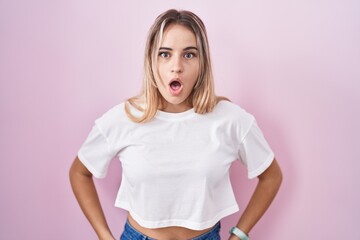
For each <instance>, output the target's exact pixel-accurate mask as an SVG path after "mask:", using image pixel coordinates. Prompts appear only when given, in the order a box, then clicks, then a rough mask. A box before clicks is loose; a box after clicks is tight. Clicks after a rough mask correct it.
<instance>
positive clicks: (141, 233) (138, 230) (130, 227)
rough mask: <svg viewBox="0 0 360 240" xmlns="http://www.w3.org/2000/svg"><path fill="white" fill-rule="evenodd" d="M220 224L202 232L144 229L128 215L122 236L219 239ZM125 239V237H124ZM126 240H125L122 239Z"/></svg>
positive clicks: (182, 229)
mask: <svg viewBox="0 0 360 240" xmlns="http://www.w3.org/2000/svg"><path fill="white" fill-rule="evenodd" d="M220 227H221V225H220V222H218V223H216V224H215V225H214V226H213V227H210V228H207V229H203V230H193V229H188V228H184V227H176V226H174V227H164V228H154V229H152V228H144V227H142V226H140V225H139V224H138V223H137V222H136V220H134V219H133V218H132V217H131V215H130V214H129V215H128V219H127V222H126V224H125V228H124V233H123V235H129V234H131V236H132V237H136V238H137V239H140V238H142V239H146V237H147V239H161V240H184V239H193V240H206V239H220V235H219V232H220ZM125 237H126V236H125ZM121 239H123V238H121ZM124 239H127V238H124Z"/></svg>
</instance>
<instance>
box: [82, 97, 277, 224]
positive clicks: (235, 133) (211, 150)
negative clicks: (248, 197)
mask: <svg viewBox="0 0 360 240" xmlns="http://www.w3.org/2000/svg"><path fill="white" fill-rule="evenodd" d="M133 111H134V113H135V114H136V111H137V110H134V109H133ZM78 157H79V159H80V161H81V162H82V163H83V164H84V165H85V166H86V167H87V168H88V169H89V171H90V172H91V173H92V174H93V175H94V177H97V178H103V177H105V176H106V173H107V169H108V166H109V163H110V161H111V159H113V158H114V157H118V158H119V159H120V161H121V164H122V180H121V185H120V189H119V192H118V194H117V198H116V202H115V206H117V207H120V208H123V209H126V210H128V211H129V212H130V214H131V216H132V217H133V218H134V219H135V220H136V221H137V222H138V223H139V224H140V225H141V226H143V227H147V228H160V227H168V226H181V227H186V228H190V229H194V230H202V229H205V228H209V227H211V226H213V225H215V224H216V223H217V222H218V221H219V220H220V219H222V218H223V217H225V216H228V215H230V214H232V213H235V212H237V211H238V210H239V207H238V204H237V202H236V199H235V197H234V193H233V189H232V186H231V183H230V178H229V168H230V166H231V163H232V162H234V161H235V160H237V159H239V160H241V161H242V163H244V164H245V165H246V166H247V170H248V177H249V178H254V177H256V176H258V175H259V174H261V173H262V172H263V171H264V170H265V169H266V168H267V167H268V166H269V165H270V164H271V162H272V160H273V159H274V154H273V152H272V150H271V149H270V147H269V145H268V143H267V142H266V140H265V138H264V136H263V134H262V132H261V130H260V129H259V127H258V126H257V124H256V121H255V119H254V117H253V116H252V115H251V114H249V113H247V112H246V111H245V110H243V109H242V108H240V107H239V106H237V105H235V104H233V103H231V102H228V101H220V102H219V103H218V104H217V105H216V107H215V108H214V110H213V111H212V112H211V113H207V114H197V113H195V112H194V110H193V109H190V110H188V111H185V112H181V113H167V112H162V111H158V112H157V114H156V115H155V117H154V119H153V120H151V121H150V122H148V123H134V122H132V121H131V120H130V119H129V118H128V117H127V116H126V113H125V110H124V103H121V104H118V105H116V106H114V107H113V108H111V109H110V110H109V111H107V112H106V113H105V114H103V115H102V116H101V117H99V118H98V119H96V120H95V124H94V126H93V128H92V130H91V132H90V133H89V135H88V137H87V139H86V140H85V142H84V143H83V145H82V146H81V148H80V149H79V151H78Z"/></svg>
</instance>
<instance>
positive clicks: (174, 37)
mask: <svg viewBox="0 0 360 240" xmlns="http://www.w3.org/2000/svg"><path fill="white" fill-rule="evenodd" d="M160 46H161V47H170V48H175V47H189V46H193V47H196V37H195V34H194V33H193V31H192V30H190V29H189V28H187V27H185V26H183V25H180V24H171V25H169V26H168V27H167V28H166V29H165V31H164V34H163V37H162V42H161V44H160Z"/></svg>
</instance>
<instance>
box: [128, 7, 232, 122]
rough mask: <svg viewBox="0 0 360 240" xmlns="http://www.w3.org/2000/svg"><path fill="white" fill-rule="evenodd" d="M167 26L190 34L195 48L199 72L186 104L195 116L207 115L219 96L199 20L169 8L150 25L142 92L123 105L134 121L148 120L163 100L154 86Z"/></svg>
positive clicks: (188, 12)
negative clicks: (173, 26) (138, 113)
mask: <svg viewBox="0 0 360 240" xmlns="http://www.w3.org/2000/svg"><path fill="white" fill-rule="evenodd" d="M170 24H180V25H183V26H185V27H187V28H189V29H190V30H192V31H193V33H194V34H195V37H196V42H197V47H198V49H199V59H200V71H199V76H198V79H197V82H196V84H195V86H194V89H193V91H192V93H191V94H190V96H189V99H188V100H189V101H190V103H191V104H192V106H193V108H194V110H195V112H196V113H199V114H204V113H208V112H211V111H212V110H213V109H214V107H215V105H216V104H217V102H218V101H219V100H221V99H225V98H223V97H217V96H216V95H215V91H214V79H213V73H212V68H211V61H210V51H209V43H208V39H207V34H206V29H205V25H204V23H203V22H202V21H201V19H200V18H199V17H198V16H196V15H195V14H194V13H192V12H190V11H185V10H182V11H178V10H175V9H170V10H168V11H166V12H164V13H162V14H161V15H159V16H158V17H157V18H156V20H155V22H154V24H153V25H152V26H151V28H150V30H149V33H148V38H147V42H146V48H145V58H144V80H143V81H144V82H143V90H142V93H141V94H140V95H139V96H135V97H132V98H129V99H128V100H127V103H126V104H125V111H126V114H127V116H128V117H129V118H130V119H131V120H132V121H134V122H137V123H142V122H148V121H150V120H151V119H152V118H153V117H154V116H155V114H156V111H157V110H158V109H161V107H162V105H163V103H162V101H163V98H162V96H161V94H160V92H159V90H158V89H157V87H156V83H155V77H156V76H157V59H158V51H159V48H160V44H161V41H162V36H163V33H164V31H165V30H166V28H167V27H168V26H169V25H170ZM129 104H130V105H131V106H133V107H135V108H136V109H137V110H140V111H141V112H142V113H143V114H142V116H140V117H138V116H134V115H133V114H132V113H131V110H130V108H129Z"/></svg>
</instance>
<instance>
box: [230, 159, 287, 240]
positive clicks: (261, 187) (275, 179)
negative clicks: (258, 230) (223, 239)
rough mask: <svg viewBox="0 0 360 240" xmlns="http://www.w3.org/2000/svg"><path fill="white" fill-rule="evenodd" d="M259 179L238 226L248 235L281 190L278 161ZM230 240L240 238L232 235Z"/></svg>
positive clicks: (280, 174)
mask: <svg viewBox="0 0 360 240" xmlns="http://www.w3.org/2000/svg"><path fill="white" fill-rule="evenodd" d="M258 178H259V182H258V184H257V186H256V189H255V191H254V193H253V195H252V197H251V199H250V201H249V203H248V205H247V207H246V209H245V211H244V212H243V214H242V216H241V217H240V220H239V222H238V224H237V227H238V228H239V229H241V230H242V231H243V232H245V233H246V234H248V233H249V232H250V230H251V229H252V228H253V227H254V225H255V224H256V223H257V222H258V221H259V220H260V218H261V217H262V215H263V214H264V213H265V211H266V210H267V208H268V207H269V206H270V204H271V202H272V200H273V199H274V197H275V195H276V193H277V192H278V190H279V187H280V185H281V181H282V173H281V170H280V167H279V165H278V163H277V161H276V159H274V161H273V162H272V163H271V165H270V166H269V167H268V168H267V169H266V170H265V171H264V172H263V173H262V174H261V175H260V176H259V177H258ZM229 240H239V238H238V237H236V236H235V235H231V236H230V237H229Z"/></svg>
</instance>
